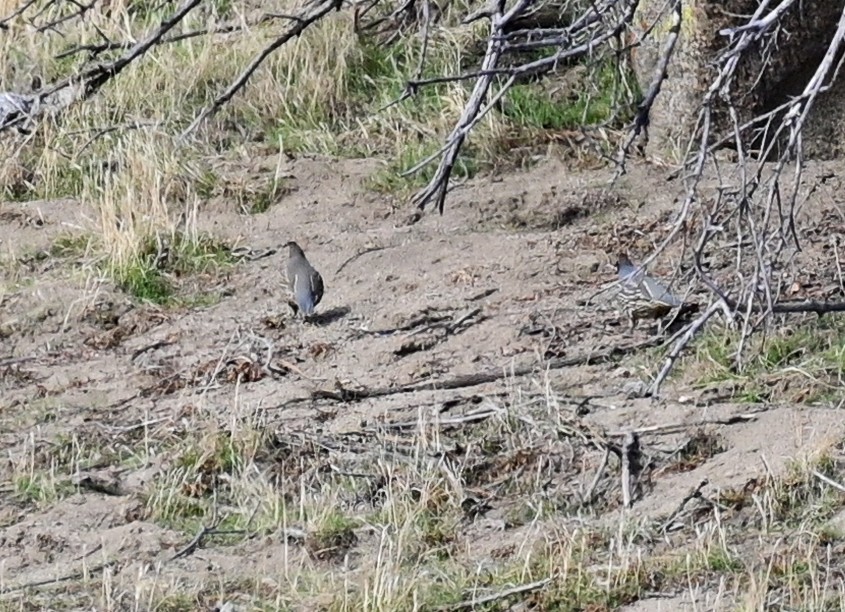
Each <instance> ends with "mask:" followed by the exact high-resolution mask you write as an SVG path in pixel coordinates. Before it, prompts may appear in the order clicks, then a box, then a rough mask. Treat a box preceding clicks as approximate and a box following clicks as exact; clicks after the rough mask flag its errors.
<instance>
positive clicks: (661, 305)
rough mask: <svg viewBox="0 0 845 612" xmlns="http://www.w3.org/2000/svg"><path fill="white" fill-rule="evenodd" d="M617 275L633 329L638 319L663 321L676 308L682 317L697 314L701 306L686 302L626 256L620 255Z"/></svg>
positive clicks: (621, 298) (622, 298) (617, 262)
mask: <svg viewBox="0 0 845 612" xmlns="http://www.w3.org/2000/svg"><path fill="white" fill-rule="evenodd" d="M616 271H617V273H618V274H619V299H620V300H621V301H622V303H623V308H624V310H625V311H626V312H627V314H628V318H629V320H630V322H631V327H634V325H636V322H637V320H639V319H644V318H653V319H656V318H659V317H663V316H666V315H667V314H668V313H669V312H670V311H671V310H672V309H674V308H677V309H679V310H680V311H681V313H682V314H686V313H689V312H695V311H696V310H698V304H695V303H693V302H684V301H683V300H682V299H680V298H679V297H677V296H676V295H674V294H673V293H672V292H670V291H669V289H668V288H667V287H666V286H665V285H664V284H663V283H661V282H660V281H658V280H657V279H656V278H653V277H651V276H648V275H647V274H646V273H645V270H643V269H642V268H638V267H637V266H635V265H634V264H633V263H632V262H631V260H630V258H629V257H628V255H627V253H619V255H618V258H617V260H616Z"/></svg>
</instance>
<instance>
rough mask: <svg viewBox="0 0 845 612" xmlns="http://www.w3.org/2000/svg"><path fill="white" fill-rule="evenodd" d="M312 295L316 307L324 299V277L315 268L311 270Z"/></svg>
mask: <svg viewBox="0 0 845 612" xmlns="http://www.w3.org/2000/svg"><path fill="white" fill-rule="evenodd" d="M309 284H310V285H311V294H312V295H313V296H314V306H316V305H317V304H319V303H320V300H322V299H323V277H322V276H320V273H319V272H317V270H315V269H314V268H311V273H310V283H309Z"/></svg>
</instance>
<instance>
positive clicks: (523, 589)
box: [437, 578, 552, 610]
mask: <svg viewBox="0 0 845 612" xmlns="http://www.w3.org/2000/svg"><path fill="white" fill-rule="evenodd" d="M551 581H552V579H551V578H544V579H543V580H538V581H537V582H530V583H528V584H521V585H519V586H515V587H513V588H510V589H505V590H504V591H499V592H498V593H493V594H491V595H485V596H484V597H475V598H473V599H467V600H465V601H461V602H459V603H456V604H452V605H449V606H440V607H439V608H437V609H438V610H466V609H467V608H469V609H474V608H476V607H477V606H482V605H484V604H487V603H490V602H493V601H499V600H500V599H505V598H507V597H512V596H513V595H519V594H521V593H530V592H532V591H537V590H539V589H542V588H543V587H544V586H546V585H547V584H549V583H550V582H551Z"/></svg>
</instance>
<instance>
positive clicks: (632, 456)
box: [622, 431, 640, 508]
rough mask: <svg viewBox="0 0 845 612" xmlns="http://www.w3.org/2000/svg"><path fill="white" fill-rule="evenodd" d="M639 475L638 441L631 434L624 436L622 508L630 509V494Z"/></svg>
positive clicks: (631, 498)
mask: <svg viewBox="0 0 845 612" xmlns="http://www.w3.org/2000/svg"><path fill="white" fill-rule="evenodd" d="M639 473H640V441H639V438H638V437H637V435H636V434H635V433H633V432H630V431H629V432H628V433H627V434H625V440H624V442H623V443H622V506H623V507H624V508H630V507H631V504H632V502H633V497H632V492H633V488H634V487H635V486H636V483H637V475H638V474H639Z"/></svg>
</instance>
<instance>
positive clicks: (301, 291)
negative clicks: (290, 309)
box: [284, 241, 323, 317]
mask: <svg viewBox="0 0 845 612" xmlns="http://www.w3.org/2000/svg"><path fill="white" fill-rule="evenodd" d="M284 246H286V247H288V249H289V251H288V266H287V278H288V286H289V287H290V290H291V292H292V293H293V299H294V301H295V302H296V305H297V307H298V308H299V311H300V312H302V314H303V315H304V316H306V317H308V316H311V315H312V314H314V308H316V306H317V304H319V303H320V300H321V299H323V277H322V276H320V273H319V272H317V270H315V269H314V266H312V265H311V264H310V263H309V262H308V259H306V257H305V253H304V252H303V251H302V247H300V246H299V245H298V244H296V243H295V242H293V241H290V242H288V243H286V244H285V245H284Z"/></svg>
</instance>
